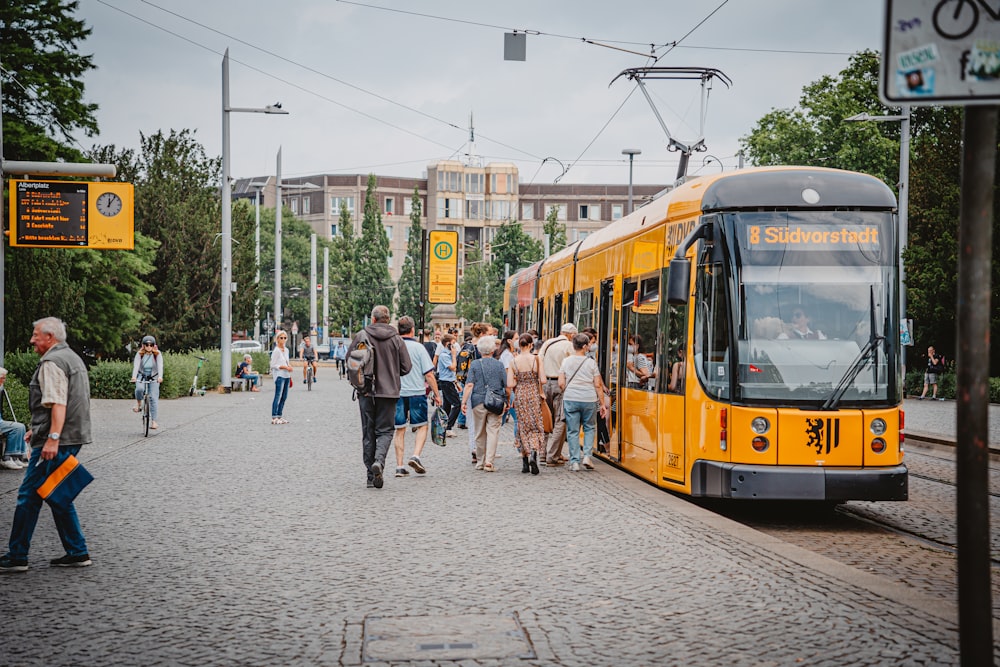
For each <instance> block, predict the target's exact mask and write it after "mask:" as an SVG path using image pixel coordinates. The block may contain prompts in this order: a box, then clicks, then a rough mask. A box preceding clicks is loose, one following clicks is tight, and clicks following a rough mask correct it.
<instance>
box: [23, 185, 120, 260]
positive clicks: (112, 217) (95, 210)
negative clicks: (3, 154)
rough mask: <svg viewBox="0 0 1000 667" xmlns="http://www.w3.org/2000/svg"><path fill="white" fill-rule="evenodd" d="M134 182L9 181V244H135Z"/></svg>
mask: <svg viewBox="0 0 1000 667" xmlns="http://www.w3.org/2000/svg"><path fill="white" fill-rule="evenodd" d="M134 203H135V195H134V189H133V187H132V184H131V183H104V182H94V181H38V180H15V179H11V181H10V219H11V221H12V224H11V227H12V229H11V231H10V245H11V246H12V247H17V246H20V247H30V248H93V249H96V250H131V249H133V248H134V247H135V215H134Z"/></svg>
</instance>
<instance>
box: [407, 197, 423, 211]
mask: <svg viewBox="0 0 1000 667" xmlns="http://www.w3.org/2000/svg"><path fill="white" fill-rule="evenodd" d="M419 200H420V212H421V214H423V213H424V211H426V210H427V207H426V206H424V198H423V197H420V198H419ZM411 213H413V197H407V198H406V199H404V200H403V215H410V214H411Z"/></svg>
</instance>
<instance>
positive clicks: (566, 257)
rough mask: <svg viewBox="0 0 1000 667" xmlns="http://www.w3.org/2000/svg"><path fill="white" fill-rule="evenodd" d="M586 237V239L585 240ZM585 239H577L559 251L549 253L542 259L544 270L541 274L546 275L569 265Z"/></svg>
mask: <svg viewBox="0 0 1000 667" xmlns="http://www.w3.org/2000/svg"><path fill="white" fill-rule="evenodd" d="M585 240H586V239H584V241H585ZM581 243H583V241H576V242H575V243H571V244H570V245H568V246H566V247H565V248H563V249H562V250H560V251H559V252H557V253H555V254H553V255H549V256H548V258H546V259H544V260H542V262H543V263H542V270H541V272H540V273H539V275H545V274H547V273H552V272H553V271H558V270H559V269H561V268H563V267H566V266H569V265H570V264H572V263H573V258H574V257H575V256H576V249H577V246H579V245H580V244H581Z"/></svg>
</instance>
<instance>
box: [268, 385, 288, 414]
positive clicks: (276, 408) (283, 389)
mask: <svg viewBox="0 0 1000 667" xmlns="http://www.w3.org/2000/svg"><path fill="white" fill-rule="evenodd" d="M291 379H292V378H283V377H275V378H274V401H273V402H272V403H271V417H272V418H274V417H280V416H281V415H282V413H283V412H284V411H285V399H286V398H288V383H289V382H290V381H291Z"/></svg>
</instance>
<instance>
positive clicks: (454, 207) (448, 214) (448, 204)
mask: <svg viewBox="0 0 1000 667" xmlns="http://www.w3.org/2000/svg"><path fill="white" fill-rule="evenodd" d="M437 209H438V214H437V217H438V218H461V217H462V213H463V211H462V200H461V199H452V198H450V197H438V200H437Z"/></svg>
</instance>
